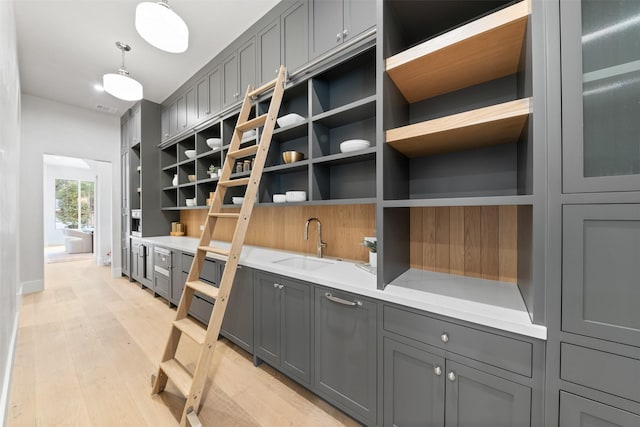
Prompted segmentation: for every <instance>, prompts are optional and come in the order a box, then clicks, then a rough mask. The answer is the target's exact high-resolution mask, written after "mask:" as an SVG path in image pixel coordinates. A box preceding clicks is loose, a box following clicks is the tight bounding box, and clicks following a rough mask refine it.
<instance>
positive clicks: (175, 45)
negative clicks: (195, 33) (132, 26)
mask: <svg viewBox="0 0 640 427" xmlns="http://www.w3.org/2000/svg"><path fill="white" fill-rule="evenodd" d="M136 30H137V31H138V34H140V36H141V37H142V38H143V39H145V40H146V41H147V42H148V43H149V44H151V45H152V46H154V47H157V48H158V49H160V50H164V51H166V52H170V53H182V52H184V51H185V50H187V48H188V47H189V28H187V24H185V22H184V21H183V20H182V18H180V16H178V14H177V13H175V12H174V11H173V10H172V9H171V6H169V3H168V2H167V0H162V1H159V2H157V3H154V2H143V3H140V4H139V5H138V6H137V7H136Z"/></svg>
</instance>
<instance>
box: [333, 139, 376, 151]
mask: <svg viewBox="0 0 640 427" xmlns="http://www.w3.org/2000/svg"><path fill="white" fill-rule="evenodd" d="M370 146H371V143H370V142H369V141H367V140H366V139H350V140H348V141H344V142H342V143H341V144H340V151H341V152H343V153H350V152H351V151H358V150H364V149H365V148H369V147H370Z"/></svg>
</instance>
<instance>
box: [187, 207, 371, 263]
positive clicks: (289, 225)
mask: <svg viewBox="0 0 640 427" xmlns="http://www.w3.org/2000/svg"><path fill="white" fill-rule="evenodd" d="M239 210H240V209H223V211H224V212H239ZM207 213H208V211H207V210H204V209H199V210H195V209H194V210H183V211H180V221H181V222H182V223H183V224H186V226H187V236H192V237H200V225H201V224H204V221H205V220H206V218H207ZM312 217H315V218H318V219H320V221H321V222H322V240H323V241H324V242H325V243H326V244H327V247H326V248H325V249H324V251H323V253H324V254H325V255H326V256H330V257H336V258H344V259H351V260H358V261H368V260H369V254H368V251H367V249H365V248H364V247H363V246H361V243H362V241H363V239H364V237H365V236H375V234H374V233H375V231H374V230H375V228H376V227H375V208H374V205H336V206H282V207H280V206H277V207H272V206H269V207H264V206H257V207H255V208H254V209H253V215H252V218H251V223H250V224H249V229H248V231H247V237H246V243H247V244H248V245H255V246H263V247H268V248H273V249H283V250H288V251H296V252H305V253H309V254H315V253H316V242H317V234H316V232H317V224H316V223H315V221H314V222H313V224H312V225H311V226H310V227H309V240H308V241H305V240H304V225H305V222H306V221H307V219H308V218H312ZM218 221H221V223H219V224H218V225H217V226H216V231H215V233H214V235H213V238H214V239H215V240H222V241H228V242H230V241H231V238H232V236H233V230H234V226H235V221H234V220H218Z"/></svg>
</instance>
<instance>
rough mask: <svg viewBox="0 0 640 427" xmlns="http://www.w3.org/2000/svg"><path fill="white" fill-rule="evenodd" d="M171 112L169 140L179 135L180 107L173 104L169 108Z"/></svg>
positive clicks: (175, 103)
mask: <svg viewBox="0 0 640 427" xmlns="http://www.w3.org/2000/svg"><path fill="white" fill-rule="evenodd" d="M167 109H168V110H169V138H171V137H173V136H175V135H177V134H178V105H177V102H175V101H174V102H172V103H171V104H169V106H168V107H167Z"/></svg>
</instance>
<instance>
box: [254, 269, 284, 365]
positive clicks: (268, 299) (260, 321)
mask: <svg viewBox="0 0 640 427" xmlns="http://www.w3.org/2000/svg"><path fill="white" fill-rule="evenodd" d="M278 286H279V283H278V278H277V277H276V276H273V275H269V274H262V273H259V272H257V273H256V275H255V281H254V287H255V289H254V304H255V318H254V331H255V335H254V345H255V354H256V356H258V357H259V358H260V359H262V360H264V361H266V362H267V363H269V364H271V365H273V366H280V351H281V348H280V330H281V327H280V325H281V322H280V294H281V291H280V289H279V288H278Z"/></svg>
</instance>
